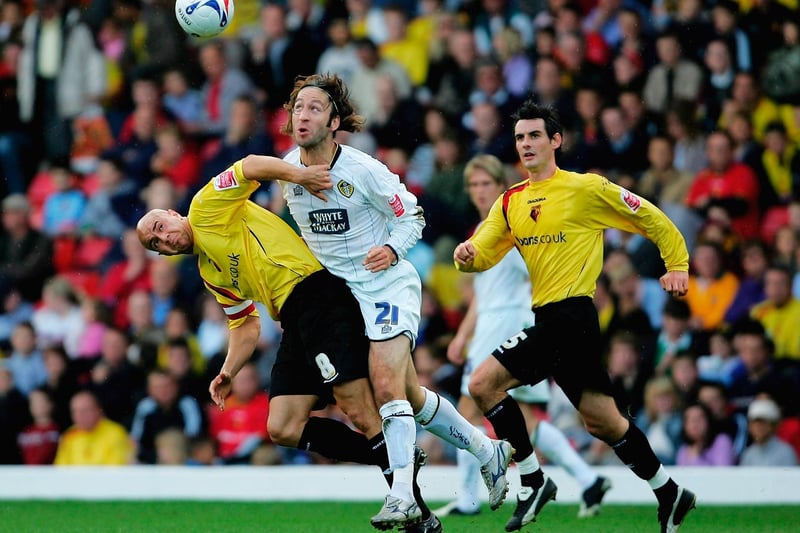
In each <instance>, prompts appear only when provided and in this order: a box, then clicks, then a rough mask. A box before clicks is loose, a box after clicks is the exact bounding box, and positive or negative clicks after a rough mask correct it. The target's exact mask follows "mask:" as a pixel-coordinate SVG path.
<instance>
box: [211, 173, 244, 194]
mask: <svg viewBox="0 0 800 533" xmlns="http://www.w3.org/2000/svg"><path fill="white" fill-rule="evenodd" d="M238 186H239V182H238V181H236V175H235V174H234V173H233V170H226V171H225V172H222V173H220V174H217V176H216V177H215V178H214V189H216V190H218V191H224V190H225V189H235V188H236V187H238Z"/></svg>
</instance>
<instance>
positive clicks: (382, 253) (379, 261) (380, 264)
mask: <svg viewBox="0 0 800 533" xmlns="http://www.w3.org/2000/svg"><path fill="white" fill-rule="evenodd" d="M395 261H397V256H396V255H394V251H393V250H392V249H391V248H389V247H388V246H373V247H372V248H370V249H369V251H368V252H367V257H365V258H364V260H363V261H362V262H361V264H362V265H364V268H366V269H367V270H369V271H370V272H380V271H381V270H386V269H387V268H389V267H390V266H392V264H393V263H394V262H395Z"/></svg>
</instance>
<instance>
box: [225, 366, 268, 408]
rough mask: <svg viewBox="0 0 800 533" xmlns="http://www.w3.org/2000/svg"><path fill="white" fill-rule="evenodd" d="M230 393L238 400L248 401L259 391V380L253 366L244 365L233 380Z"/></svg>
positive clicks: (256, 370)
mask: <svg viewBox="0 0 800 533" xmlns="http://www.w3.org/2000/svg"><path fill="white" fill-rule="evenodd" d="M231 385H232V387H233V388H232V391H233V394H234V395H235V396H236V398H238V399H239V400H241V401H243V402H248V401H250V400H251V399H252V398H253V397H254V396H255V395H256V394H257V393H258V392H259V390H260V389H261V380H260V378H259V375H258V369H256V367H255V365H245V366H243V367H242V369H241V370H240V371H239V373H238V374H236V377H235V378H233V383H232V384H231Z"/></svg>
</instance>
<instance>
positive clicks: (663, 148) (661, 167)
mask: <svg viewBox="0 0 800 533" xmlns="http://www.w3.org/2000/svg"><path fill="white" fill-rule="evenodd" d="M673 157H674V151H673V150H672V145H671V144H670V142H669V141H668V140H667V139H664V138H663V137H654V138H653V139H651V140H650V145H649V146H648V148H647V160H648V161H649V162H650V166H651V167H652V168H653V170H656V171H662V172H663V171H665V170H668V169H669V168H671V167H672V160H673Z"/></svg>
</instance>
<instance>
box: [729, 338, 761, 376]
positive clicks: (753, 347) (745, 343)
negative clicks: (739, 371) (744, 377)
mask: <svg viewBox="0 0 800 533" xmlns="http://www.w3.org/2000/svg"><path fill="white" fill-rule="evenodd" d="M736 347H737V348H738V349H739V358H740V359H741V360H742V363H743V364H744V366H745V367H746V368H747V370H748V371H749V372H750V373H757V372H760V371H761V370H762V369H764V368H766V367H767V364H768V363H769V352H768V351H767V344H766V339H764V337H763V336H762V335H758V334H755V333H741V334H739V335H737V336H736Z"/></svg>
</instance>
